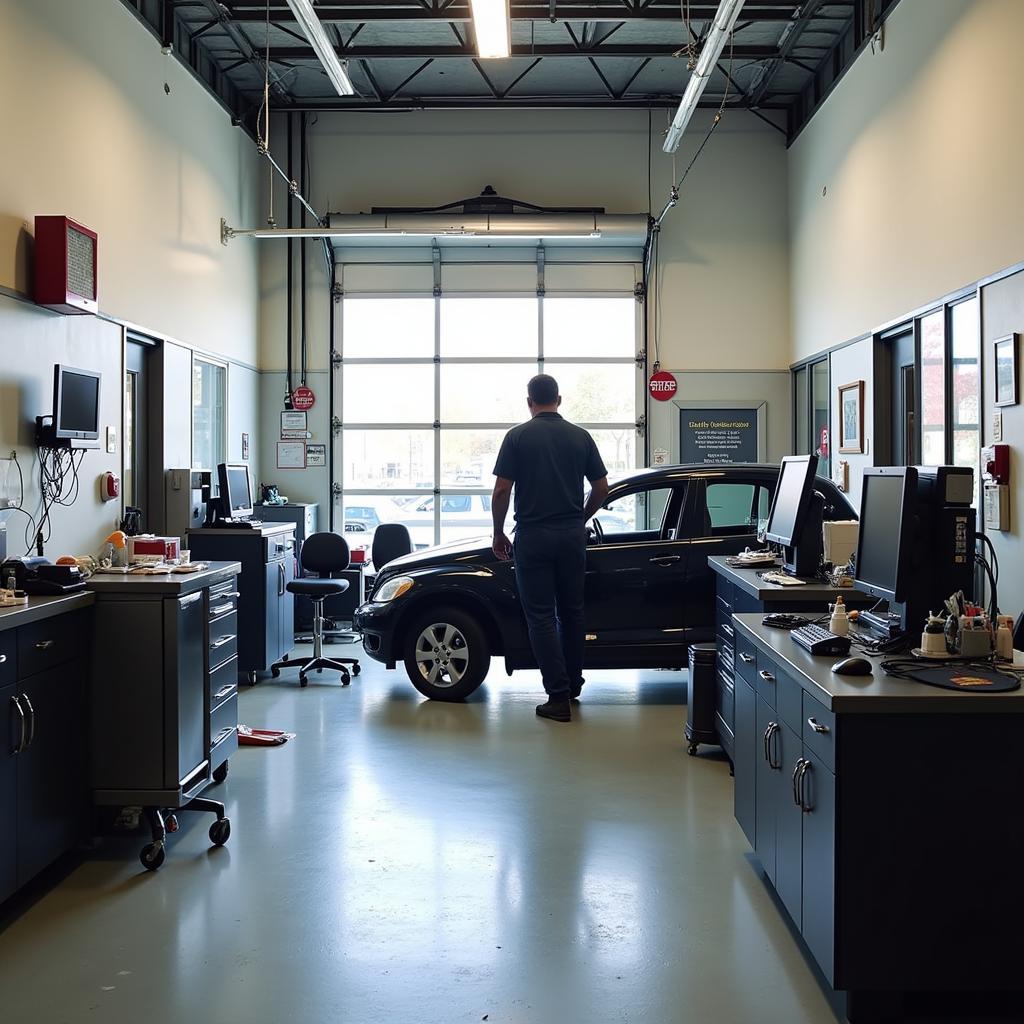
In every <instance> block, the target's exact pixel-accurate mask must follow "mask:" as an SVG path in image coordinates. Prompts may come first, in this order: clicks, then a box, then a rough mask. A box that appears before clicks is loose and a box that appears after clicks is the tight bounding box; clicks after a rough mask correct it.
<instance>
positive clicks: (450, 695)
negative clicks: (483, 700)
mask: <svg viewBox="0 0 1024 1024" xmlns="http://www.w3.org/2000/svg"><path fill="white" fill-rule="evenodd" d="M431 645H433V646H431ZM404 661H405V671H406V673H407V674H408V676H409V681H410V682H411V683H412V685H413V686H415V687H416V689H417V690H419V692H420V693H422V694H423V696H424V697H429V698H430V699H431V700H443V701H449V702H451V701H461V700H465V699H466V698H467V697H468V696H469V695H470V694H471V693H472V692H473V691H474V690H475V689H476V688H477V687H478V686H479V685H480V684H481V683H482V682H483V681H484V677H485V676H486V675H487V670H488V668H490V664H491V645H490V643H489V642H488V640H487V634H486V633H485V632H484V629H483V627H482V626H481V625H480V623H479V622H477V620H476V619H475V618H473V616H472V615H471V614H470V613H468V612H464V611H462V610H461V609H459V608H438V609H437V610H436V611H432V612H423V613H422V614H421V615H417V616H416V618H415V619H414V620H413V621H412V622H411V623H410V624H409V629H408V630H407V631H406V640H405V651H404ZM431 677H433V678H431Z"/></svg>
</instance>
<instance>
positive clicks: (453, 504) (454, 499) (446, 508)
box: [441, 494, 472, 513]
mask: <svg viewBox="0 0 1024 1024" xmlns="http://www.w3.org/2000/svg"><path fill="white" fill-rule="evenodd" d="M471 503H472V498H470V496H469V495H468V494H449V495H446V496H445V497H443V498H442V499H441V512H442V513H444V512H468V511H469V509H470V505H471Z"/></svg>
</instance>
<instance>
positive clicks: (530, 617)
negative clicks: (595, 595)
mask: <svg viewBox="0 0 1024 1024" xmlns="http://www.w3.org/2000/svg"><path fill="white" fill-rule="evenodd" d="M513 557H514V558H515V569H516V587H517V588H518V590H519V600H520V601H522V604H523V613H524V614H525V616H526V624H527V626H528V627H529V630H530V646H531V647H532V648H533V654H534V657H535V658H536V659H537V665H538V666H539V667H540V671H541V675H542V676H543V677H544V689H545V690H546V691H547V694H548V696H549V697H550V698H551V699H552V700H568V699H569V695H570V691H571V689H572V688H573V687H574V686H578V685H579V684H581V683H582V681H583V646H584V638H583V584H584V577H585V574H586V567H587V532H586V529H585V528H584V526H583V524H582V523H578V522H577V523H569V524H551V525H548V524H544V523H526V524H524V525H520V526H518V527H517V528H516V539H515V553H514V556H513Z"/></svg>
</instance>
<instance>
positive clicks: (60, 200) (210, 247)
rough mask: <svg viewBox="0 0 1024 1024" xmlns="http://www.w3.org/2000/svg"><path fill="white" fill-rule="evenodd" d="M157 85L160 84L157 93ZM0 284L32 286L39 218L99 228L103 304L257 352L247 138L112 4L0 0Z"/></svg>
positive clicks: (245, 357) (249, 355)
mask: <svg viewBox="0 0 1024 1024" xmlns="http://www.w3.org/2000/svg"><path fill="white" fill-rule="evenodd" d="M165 83H166V84H167V85H169V86H170V93H169V94H166V93H165V91H164V85H165ZM0 95H2V96H3V97H4V102H3V103H2V104H0V139H2V145H3V151H4V154H5V158H4V173H3V175H2V176H0V287H5V288H9V289H14V290H16V291H18V292H21V293H24V294H29V293H30V292H31V287H32V286H31V280H30V271H29V268H30V265H31V234H32V230H33V220H34V217H35V216H36V215H37V214H54V213H59V214H67V215H68V216H71V217H74V218H75V219H77V220H79V221H81V222H82V223H84V224H86V225H87V226H88V227H90V228H92V229H93V230H95V231H97V232H98V233H99V236H100V245H99V286H100V308H101V310H102V311H103V312H105V313H108V314H110V315H112V316H115V317H117V318H119V319H123V320H127V321H130V322H133V323H137V324H140V325H143V326H144V327H147V328H149V329H151V330H153V331H157V332H160V333H162V334H165V335H169V336H171V337H174V338H177V339H179V340H180V341H182V342H184V343H186V344H188V345H191V346H194V347H198V348H204V349H207V350H209V351H211V352H216V353H219V354H221V355H224V356H231V357H233V358H235V359H239V360H241V361H243V362H247V363H249V364H255V362H256V328H257V318H258V314H259V307H258V284H257V274H258V270H257V260H256V256H255V254H254V253H253V252H252V250H251V249H250V248H247V247H243V246H235V247H230V246H228V247H225V246H222V245H221V243H220V218H221V217H225V218H226V219H228V220H229V221H232V222H235V223H237V222H243V221H249V220H251V219H252V217H253V216H255V210H256V208H257V202H256V199H257V193H258V189H259V184H258V178H257V167H258V157H257V155H256V152H255V145H254V144H253V142H252V141H251V140H250V139H249V138H248V137H246V136H245V135H244V134H243V133H242V132H241V131H240V130H239V129H237V128H232V127H231V123H230V117H229V115H228V114H227V113H226V112H225V110H224V109H223V108H222V107H220V106H219V105H218V104H217V102H216V101H215V100H213V99H212V98H211V97H210V96H209V95H208V94H207V93H206V91H205V90H204V89H203V87H202V86H201V85H200V84H199V83H198V82H197V81H196V80H195V79H194V78H193V77H192V76H191V75H190V74H189V73H188V72H187V71H186V70H185V69H184V68H183V67H182V66H181V65H180V64H179V63H178V62H177V61H176V60H175V59H174V58H173V57H165V56H163V55H162V54H161V53H160V45H159V42H158V41H157V40H156V39H155V38H154V37H153V36H152V35H151V34H150V33H149V32H148V31H147V30H146V29H145V27H144V26H143V25H142V24H141V23H140V22H139V21H138V20H137V19H136V18H135V16H134V15H133V14H132V13H131V12H130V11H129V10H128V9H127V8H125V7H124V6H123V5H122V4H121V3H117V2H115V0H74V2H73V3H69V2H67V0H0Z"/></svg>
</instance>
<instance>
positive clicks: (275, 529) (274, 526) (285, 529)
mask: <svg viewBox="0 0 1024 1024" xmlns="http://www.w3.org/2000/svg"><path fill="white" fill-rule="evenodd" d="M261 522H262V520H261ZM294 532H295V524H294V523H274V522H263V523H262V525H261V526H255V527H253V528H252V529H251V530H247V529H240V530H233V529H231V528H230V527H225V528H224V529H219V528H218V527H215V526H203V527H200V528H199V529H198V530H189V531H188V535H189V536H190V537H194V536H200V537H274V536H276V535H278V534H281V533H294Z"/></svg>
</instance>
